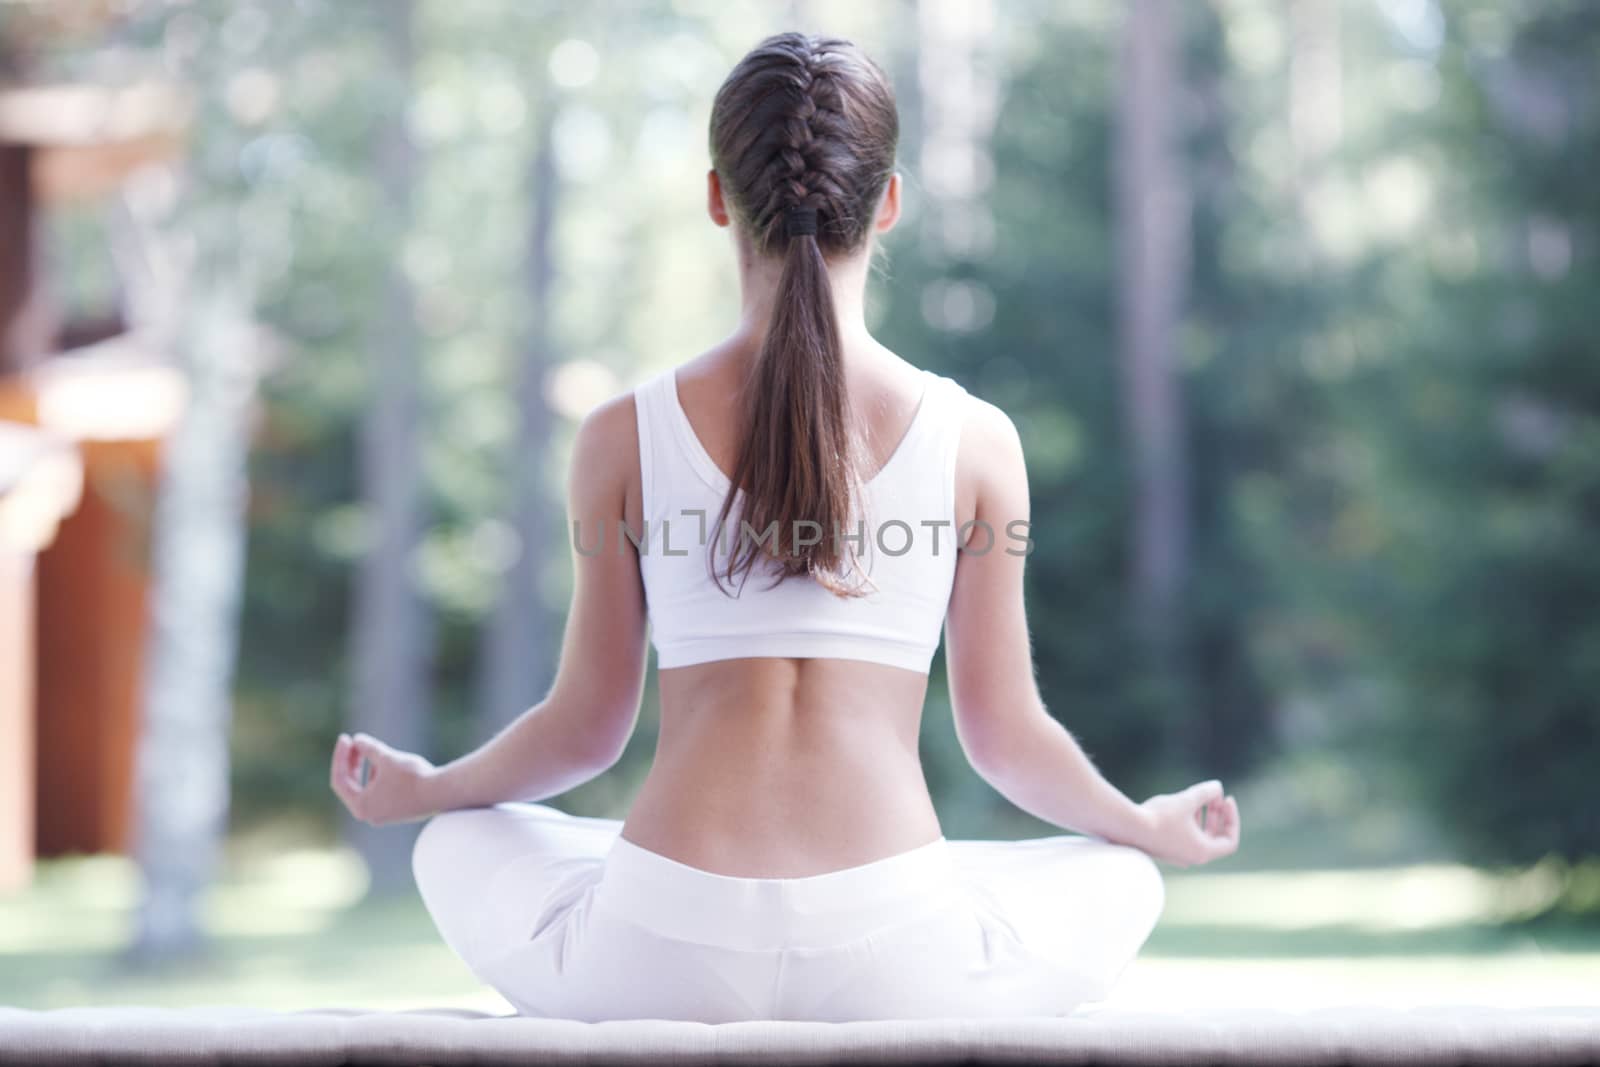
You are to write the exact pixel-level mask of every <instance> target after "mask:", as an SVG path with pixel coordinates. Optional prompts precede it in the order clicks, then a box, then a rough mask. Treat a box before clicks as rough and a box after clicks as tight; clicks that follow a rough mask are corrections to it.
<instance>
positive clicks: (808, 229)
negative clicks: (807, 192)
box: [783, 204, 817, 237]
mask: <svg viewBox="0 0 1600 1067" xmlns="http://www.w3.org/2000/svg"><path fill="white" fill-rule="evenodd" d="M783 222H784V227H783V232H784V236H786V237H799V236H800V235H801V234H805V233H816V232H817V209H816V208H814V207H811V206H809V205H806V204H796V205H794V206H793V207H791V208H789V210H788V211H786V212H785V213H784V220H783Z"/></svg>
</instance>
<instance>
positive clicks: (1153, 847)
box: [945, 398, 1239, 867]
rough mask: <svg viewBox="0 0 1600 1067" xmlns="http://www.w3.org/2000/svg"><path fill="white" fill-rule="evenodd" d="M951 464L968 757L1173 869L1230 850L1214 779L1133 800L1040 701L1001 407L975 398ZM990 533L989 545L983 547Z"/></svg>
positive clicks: (1020, 479) (1050, 810)
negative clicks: (964, 510)
mask: <svg viewBox="0 0 1600 1067" xmlns="http://www.w3.org/2000/svg"><path fill="white" fill-rule="evenodd" d="M959 463H960V471H961V473H960V477H959V481H960V482H961V484H963V485H971V486H974V487H975V489H974V491H973V494H972V518H973V520H974V525H973V527H972V528H971V529H970V530H969V532H968V536H967V537H966V538H965V539H964V541H963V548H964V549H965V551H963V552H962V553H961V555H960V556H959V558H958V561H957V564H956V577H955V587H954V588H953V589H952V591H951V594H950V607H949V613H948V615H947V617H946V620H945V663H946V666H947V668H948V670H949V676H950V699H951V705H952V710H953V713H954V716H955V725H956V735H957V737H958V738H959V739H960V741H961V747H962V749H963V751H965V752H966V754H967V758H968V760H970V761H971V763H972V765H973V767H974V768H975V769H976V770H977V771H978V773H979V774H981V775H982V776H983V777H984V779H985V780H987V781H988V782H989V784H990V785H992V786H994V787H995V789H997V790H998V791H999V792H1000V793H1001V795H1003V796H1004V797H1005V798H1006V799H1007V800H1010V801H1011V802H1012V803H1013V804H1015V805H1016V806H1017V807H1019V808H1021V809H1022V810H1023V811H1026V812H1028V813H1029V814H1031V815H1034V816H1037V817H1038V818H1040V819H1043V820H1045V821H1046V822H1049V823H1053V824H1054V825H1056V826H1060V827H1063V828H1066V829H1069V830H1076V831H1078V832H1081V833H1084V834H1088V835H1090V836H1093V837H1098V838H1101V839H1104V840H1106V841H1110V842H1112V843H1115V844H1122V845H1131V846H1133V847H1135V848H1138V849H1141V850H1143V851H1145V852H1147V853H1149V854H1150V855H1151V856H1153V857H1155V858H1157V859H1160V860H1164V861H1166V862H1169V863H1174V864H1176V865H1178V866H1185V867H1186V866H1189V865H1191V864H1195V863H1205V862H1208V861H1210V860H1213V859H1218V858H1220V857H1222V856H1226V855H1229V854H1230V853H1232V852H1234V851H1235V850H1236V849H1237V848H1238V844H1239V808H1238V805H1237V803H1235V801H1234V799H1233V798H1232V797H1231V796H1226V795H1224V792H1223V788H1222V783H1221V782H1219V781H1217V780H1215V779H1211V780H1208V781H1205V782H1199V783H1197V784H1195V785H1192V786H1190V787H1189V788H1187V789H1184V790H1181V791H1179V792H1177V793H1170V794H1167V793H1163V794H1159V795H1157V796H1154V797H1151V798H1150V799H1149V800H1146V801H1145V802H1144V803H1142V804H1136V803H1134V802H1133V801H1132V800H1131V799H1129V798H1128V797H1127V796H1126V795H1124V794H1123V793H1122V792H1121V791H1120V790H1118V789H1117V788H1116V787H1115V786H1113V785H1112V784H1111V783H1110V782H1108V781H1106V779H1105V777H1104V776H1103V775H1101V773H1100V771H1099V770H1098V769H1097V768H1096V767H1095V765H1094V763H1093V762H1092V761H1091V760H1090V759H1089V757H1088V755H1087V754H1086V753H1085V752H1084V751H1083V748H1082V747H1081V746H1080V745H1079V744H1078V742H1077V739H1076V738H1074V737H1073V736H1072V734H1071V733H1069V732H1068V731H1067V728H1066V727H1064V726H1062V725H1061V723H1059V722H1057V721H1056V720H1055V719H1054V718H1052V717H1051V715H1050V713H1049V712H1048V711H1047V710H1046V709H1045V706H1044V701H1043V700H1042V699H1041V697H1040V695H1039V688H1038V684H1037V682H1036V681H1035V677H1034V663H1033V647H1032V640H1031V637H1030V635H1029V633H1028V620H1027V612H1026V609H1025V605H1024V600H1023V565H1024V563H1025V562H1026V554H1025V550H1026V548H1027V545H1026V544H1025V543H1024V541H1025V539H1026V538H1027V536H1028V529H1027V527H1026V526H1025V525H1024V526H1022V527H1020V528H1018V527H1014V526H1013V525H1012V524H1013V523H1016V522H1019V521H1020V522H1022V523H1027V522H1028V521H1029V520H1030V513H1029V509H1030V502H1029V497H1028V471H1027V466H1026V464H1025V462H1024V460H1023V454H1022V442H1021V440H1020V438H1019V437H1018V436H1017V430H1016V427H1015V426H1014V425H1013V424H1012V422H1011V420H1010V419H1009V418H1008V417H1007V416H1006V414H1005V413H1004V412H1003V411H1001V410H1000V409H999V408H996V407H995V406H994V405H992V404H988V403H985V402H983V401H981V400H977V399H975V398H974V399H973V401H972V403H971V407H970V409H969V414H968V417H967V420H966V426H965V429H964V432H963V437H962V445H961V456H960V460H959ZM991 530H992V531H993V535H994V543H993V546H992V547H991V548H989V550H988V551H982V549H983V548H984V546H985V544H986V543H987V541H988V533H987V531H991ZM1013 534H1014V536H1012V535H1013ZM1207 817H1209V818H1207Z"/></svg>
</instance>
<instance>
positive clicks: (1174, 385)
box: [1114, 0, 1189, 666]
mask: <svg viewBox="0 0 1600 1067" xmlns="http://www.w3.org/2000/svg"><path fill="white" fill-rule="evenodd" d="M1127 10H1128V15H1127V21H1126V23H1125V29H1124V34H1123V47H1122V62H1121V66H1120V70H1119V80H1120V84H1119V89H1118V94H1117V96H1118V114H1117V120H1118V121H1117V131H1116V138H1117V140H1116V155H1115V161H1114V165H1115V188H1114V192H1115V199H1116V210H1117V244H1118V259H1119V275H1120V276H1119V288H1120V294H1119V301H1118V305H1119V307H1118V311H1119V318H1120V323H1119V326H1120V347H1121V367H1122V376H1123V398H1124V416H1125V422H1126V433H1127V442H1128V447H1129V450H1130V452H1131V454H1132V457H1133V472H1134V483H1135V485H1134V515H1133V544H1132V552H1131V570H1132V573H1131V584H1132V595H1133V610H1134V617H1135V620H1136V623H1137V626H1138V628H1139V631H1140V633H1141V635H1142V636H1143V639H1144V640H1145V642H1146V645H1147V650H1148V651H1149V652H1150V653H1152V656H1153V660H1154V662H1155V663H1156V664H1157V665H1168V666H1170V665H1171V662H1172V658H1173V657H1174V656H1175V654H1176V648H1175V645H1176V641H1177V639H1178V637H1179V635H1180V633H1181V627H1182V622H1181V619H1180V615H1179V613H1180V609H1181V602H1182V595H1183V587H1184V583H1185V580H1186V579H1187V576H1188V574H1187V572H1188V554H1189V520H1188V506H1187V494H1188V473H1187V470H1186V466H1187V456H1186V454H1185V445H1184V438H1183V410H1182V404H1181V397H1180V395H1179V389H1178V369H1177V356H1178V352H1177V327H1178V318H1179V314H1180V311H1181V308H1182V303H1183V298H1184V292H1183V290H1184V280H1185V275H1186V273H1187V269H1188V254H1189V249H1188V226H1189V203H1188V193H1187V189H1186V187H1185V180H1184V173H1183V165H1182V160H1181V158H1180V155H1179V148H1180V138H1179V131H1178V121H1177V120H1178V116H1179V115H1180V114H1181V113H1182V110H1183V100H1182V99H1181V97H1180V93H1179V88H1180V82H1179V77H1180V74H1179V62H1180V55H1179V49H1178V41H1179V31H1178V27H1179V11H1178V9H1177V8H1176V6H1175V5H1174V4H1172V3H1171V2H1169V0H1133V2H1132V3H1130V5H1129V6H1128V9H1127Z"/></svg>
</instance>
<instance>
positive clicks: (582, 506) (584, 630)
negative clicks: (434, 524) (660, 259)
mask: <svg viewBox="0 0 1600 1067" xmlns="http://www.w3.org/2000/svg"><path fill="white" fill-rule="evenodd" d="M634 419H635V414H634V407H633V400H632V397H631V395H627V394H625V395H623V396H619V397H616V398H613V399H612V400H610V401H608V402H607V403H605V404H604V405H602V406H601V407H599V408H597V409H596V410H595V411H594V412H592V413H591V414H590V415H589V416H588V417H587V418H585V419H584V421H583V423H582V425H581V426H580V427H579V429H578V434H577V440H576V443H575V445H574V449H573V458H572V467H571V471H570V474H569V476H568V480H567V520H568V521H567V524H566V535H567V538H568V543H569V546H570V550H571V552H572V558H573V571H574V585H573V592H572V603H571V608H570V610H569V612H568V616H567V624H566V629H565V632H564V634H563V638H562V647H561V660H560V664H559V666H558V668H557V671H556V678H555V682H554V683H553V684H552V686H551V688H550V692H549V694H548V695H547V696H546V697H545V698H544V699H543V700H541V701H540V702H539V703H538V704H536V705H534V706H533V707H532V708H530V709H528V710H527V711H525V712H523V714H522V715H521V716H519V717H518V718H517V719H516V721H514V722H513V723H511V724H510V725H509V726H507V727H506V728H505V729H504V730H502V731H500V733H499V734H497V735H496V736H495V737H494V738H492V739H491V740H489V741H488V742H486V743H484V744H483V745H482V746H481V747H479V748H478V749H476V750H475V751H473V752H471V753H469V754H467V755H465V756H462V757H461V758H460V759H457V760H455V761H453V762H451V763H448V764H445V765H444V766H442V767H438V768H434V767H432V766H430V765H428V764H427V762H426V761H425V760H421V758H420V757H416V756H412V755H410V754H407V753H400V752H396V751H395V750H393V749H390V748H388V747H387V746H385V745H384V744H383V743H382V742H381V741H378V740H377V739H375V738H370V737H366V736H364V735H358V736H356V737H354V738H343V737H342V738H341V739H340V741H339V746H338V747H337V748H336V750H335V753H334V766H333V787H334V790H335V792H337V793H338V794H339V796H340V797H341V799H343V800H344V801H345V803H346V804H347V805H348V806H349V807H350V809H351V811H352V812H353V813H354V814H355V815H356V816H357V817H358V818H362V819H366V820H367V821H369V822H375V823H376V822H399V821H405V820H408V819H416V818H423V817H426V816H427V815H431V814H433V813H435V812H439V811H449V810H452V809H455V808H470V807H486V806H489V805H492V804H496V803H500V802H502V801H510V800H542V799H544V798H546V797H550V796H554V795H557V794H559V793H564V792H566V791H567V790H569V789H572V788H573V787H575V786H577V785H580V784H582V783H583V782H586V781H588V780H589V779H591V778H594V777H595V776H596V775H599V774H601V773H602V772H604V771H605V770H606V769H607V768H609V767H610V766H612V765H613V764H614V763H616V761H617V759H618V757H620V756H621V754H622V750H623V747H624V746H625V745H626V743H627V741H628V738H629V736H630V735H631V734H632V733H633V728H634V725H635V723H636V722H637V721H638V714H639V700H640V696H641V695H642V693H643V689H644V674H645V665H646V662H647V660H646V653H647V651H648V650H647V647H646V639H647V638H646V634H647V631H646V622H647V619H646V613H645V601H644V587H643V583H642V581H641V579H640V576H639V562H638V553H637V550H636V549H635V548H634V547H633V544H632V543H631V542H630V541H629V540H628V539H627V538H625V537H623V536H622V530H623V525H622V524H623V523H624V522H625V521H626V513H627V494H628V486H629V484H630V481H631V478H630V474H631V469H634V468H636V467H637V457H638V445H637V441H638V431H637V426H636V423H635V421H634ZM574 523H577V524H578V530H579V535H580V539H581V544H582V547H583V551H582V552H580V551H579V550H578V547H579V545H578V541H577V540H574V538H573V524H574ZM602 530H603V531H604V542H603V547H602V548H601V550H599V551H596V550H595V549H596V544H597V540H598V539H599V538H600V537H601V531H602ZM363 757H364V758H366V759H367V760H368V761H370V763H371V767H372V774H371V776H370V778H369V779H368V782H367V784H366V785H365V786H362V785H361V784H360V778H359V773H358V768H359V763H360V760H361V759H362V758H363ZM386 778H387V783H386V782H385V779H386Z"/></svg>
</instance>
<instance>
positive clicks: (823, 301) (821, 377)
mask: <svg viewBox="0 0 1600 1067" xmlns="http://www.w3.org/2000/svg"><path fill="white" fill-rule="evenodd" d="M799 207H800V206H798V205H797V208H799ZM793 210H795V209H791V213H792V211H793ZM813 210H814V209H813ZM785 217H786V218H787V217H788V216H785ZM804 230H805V227H803V226H802V227H800V228H799V232H795V233H793V235H792V236H788V237H787V238H786V239H787V242H788V246H787V248H786V249H785V250H784V253H783V257H784V260H783V271H782V274H781V275H780V277H779V279H778V291H777V296H776V298H775V302H774V305H773V312H772V320H771V324H770V325H769V327H768V329H767V335H766V338H765V339H764V340H763V342H762V345H761V352H760V354H759V355H758V356H757V357H756V361H755V366H754V367H753V369H752V370H751V373H750V375H749V377H748V378H747V379H746V380H745V383H744V389H743V392H742V394H741V408H742V411H743V425H744V427H745V431H744V439H743V445H742V447H741V448H740V450H739V458H738V461H737V463H736V464H735V466H734V470H733V478H732V485H731V486H730V488H729V490H728V494H727V496H726V497H725V498H724V500H723V502H722V509H721V511H720V512H719V513H718V516H717V521H716V523H715V525H714V526H713V529H714V530H716V531H718V532H719V535H718V536H717V537H714V538H713V539H712V546H713V549H715V547H716V546H717V545H719V544H724V543H726V544H731V545H732V546H733V547H732V551H730V552H729V554H728V559H727V564H726V569H725V570H724V571H723V572H721V573H717V574H716V575H715V578H716V580H717V584H718V586H719V587H720V586H721V585H722V579H723V578H724V577H726V578H727V580H728V581H729V582H732V581H733V580H734V577H735V576H736V575H738V574H740V573H744V574H745V575H746V577H748V572H749V571H750V569H751V567H753V566H754V564H755V562H756V560H757V558H760V557H763V556H764V557H765V558H767V559H769V560H771V561H772V562H773V563H775V564H776V565H777V568H778V574H777V577H776V579H775V581H774V584H777V582H781V581H783V580H784V579H785V578H789V577H797V576H804V575H810V576H812V577H813V578H815V579H816V580H817V581H818V582H820V583H821V584H822V585H823V586H824V587H826V588H827V589H828V590H829V591H831V592H833V593H835V594H836V595H839V596H858V595H860V594H861V589H860V586H859V583H855V584H851V585H846V584H845V583H844V582H843V581H842V580H841V577H840V574H839V572H840V571H841V570H842V569H844V568H843V566H842V564H843V563H845V562H846V561H847V560H848V562H849V563H850V564H851V566H852V569H853V565H854V562H855V556H854V553H848V554H847V551H846V546H848V545H850V544H852V542H851V540H850V539H849V538H848V537H847V536H845V535H846V534H847V533H849V532H851V531H850V520H851V512H852V507H853V503H854V501H855V500H856V498H857V495H858V491H859V488H860V482H859V474H858V471H857V468H856V464H855V462H854V458H855V448H854V444H853V441H852V438H851V433H850V425H851V420H850V411H849V399H848V396H847V394H846V392H845V385H844V352H843V344H842V343H841V340H840V337H839V320H838V315H837V314H836V312H835V309H834V300H833V289H832V287H831V286H830V285H829V282H828V264H827V260H826V259H825V258H824V257H823V254H822V248H821V246H820V245H819V244H818V243H817V238H816V234H815V233H814V232H811V233H808V232H804ZM741 488H742V495H743V500H742V507H741V510H740V513H739V515H738V518H737V521H738V529H737V530H729V532H728V533H726V534H722V533H721V531H723V530H725V529H727V523H728V521H729V516H730V513H731V512H732V510H733V505H734V500H735V495H736V494H738V493H740V492H741ZM811 524H815V525H811ZM769 531H770V534H769Z"/></svg>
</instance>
